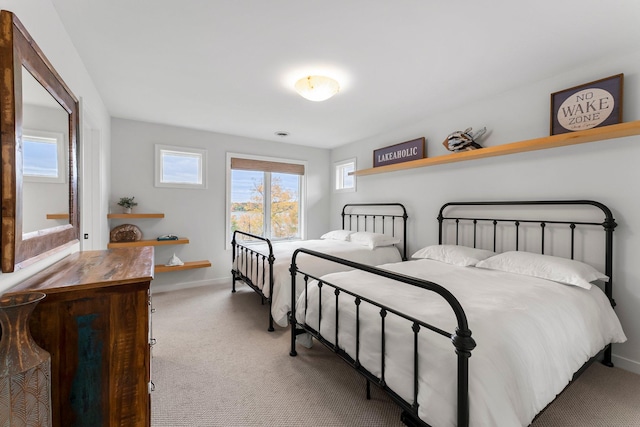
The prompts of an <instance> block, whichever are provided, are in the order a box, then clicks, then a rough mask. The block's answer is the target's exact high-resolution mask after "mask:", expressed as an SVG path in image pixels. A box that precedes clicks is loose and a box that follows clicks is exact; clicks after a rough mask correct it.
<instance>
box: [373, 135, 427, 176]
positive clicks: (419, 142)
mask: <svg viewBox="0 0 640 427" xmlns="http://www.w3.org/2000/svg"><path fill="white" fill-rule="evenodd" d="M423 157H424V137H422V138H418V139H413V140H411V141H407V142H401V143H400V144H395V145H390V146H388V147H384V148H379V149H377V150H373V167H374V168H377V167H378V166H386V165H392V164H394V163H402V162H408V161H410V160H418V159H422V158H423Z"/></svg>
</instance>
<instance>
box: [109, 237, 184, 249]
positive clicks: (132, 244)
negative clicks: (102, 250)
mask: <svg viewBox="0 0 640 427" xmlns="http://www.w3.org/2000/svg"><path fill="white" fill-rule="evenodd" d="M188 243H189V239H187V238H185V237H181V238H179V239H178V240H155V239H154V240H136V241H135V242H110V243H109V244H107V248H109V249H112V248H131V247H140V246H163V245H186V244H188Z"/></svg>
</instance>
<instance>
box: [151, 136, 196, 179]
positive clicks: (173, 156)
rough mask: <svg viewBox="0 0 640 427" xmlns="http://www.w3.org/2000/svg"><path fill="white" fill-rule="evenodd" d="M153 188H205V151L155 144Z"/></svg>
mask: <svg viewBox="0 0 640 427" xmlns="http://www.w3.org/2000/svg"><path fill="white" fill-rule="evenodd" d="M155 186H156V187H169V188H201V189H204V188H207V151H206V150H200V149H197V148H186V147H172V146H168V145H158V144H156V174H155Z"/></svg>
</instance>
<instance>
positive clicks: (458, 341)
mask: <svg viewBox="0 0 640 427" xmlns="http://www.w3.org/2000/svg"><path fill="white" fill-rule="evenodd" d="M528 205H531V206H533V205H537V206H540V205H547V206H558V207H560V206H567V205H573V206H593V207H595V208H597V209H599V210H600V211H602V213H603V214H604V220H603V221H602V222H587V221H556V220H534V219H505V218H484V217H481V216H479V215H474V216H472V217H461V216H445V215H444V211H445V210H446V209H447V208H449V207H454V206H528ZM437 219H438V223H439V243H440V244H442V243H443V225H444V223H445V221H454V223H455V224H456V227H455V230H456V231H455V239H456V244H458V240H459V224H460V222H461V221H470V222H471V223H472V224H473V244H474V247H476V243H477V242H476V237H477V235H476V234H477V224H478V222H482V221H490V222H491V223H492V224H493V227H494V231H493V247H494V251H495V249H496V233H497V229H498V224H501V223H506V224H513V226H514V227H516V233H515V234H516V250H518V247H519V237H518V234H519V233H518V231H519V227H520V225H521V224H522V223H538V224H539V225H540V227H541V239H542V253H544V247H545V245H544V240H545V233H546V231H545V228H546V225H547V224H559V225H567V226H568V227H569V228H570V230H571V233H570V236H571V237H570V252H571V259H573V257H574V245H575V229H576V227H578V226H580V227H583V226H599V227H602V228H603V229H604V232H605V242H604V243H605V245H604V249H605V269H606V271H605V273H606V275H607V276H609V278H610V280H609V282H607V283H606V286H605V294H606V295H607V297H608V298H609V301H610V303H611V305H612V307H615V301H614V299H613V231H614V229H615V227H616V223H615V220H614V219H613V215H612V214H611V211H610V210H609V208H608V207H606V206H605V205H603V204H602V203H599V202H595V201H591V200H562V201H523V202H512V201H506V202H452V203H446V204H445V205H443V206H442V208H441V209H440V211H439V214H438V218H437ZM300 253H305V254H308V255H311V256H316V257H319V258H323V259H326V260H329V261H333V262H336V263H339V264H343V265H346V266H349V267H352V268H354V269H359V270H363V271H366V272H369V273H372V274H375V275H378V276H382V277H386V278H389V279H393V280H397V281H399V282H403V283H407V284H409V285H413V286H417V287H420V288H423V289H425V290H426V291H430V292H434V293H436V294H438V295H440V296H441V297H442V298H444V299H445V300H446V301H447V302H448V303H449V305H450V307H451V310H452V311H453V313H454V314H455V316H456V319H457V327H456V330H455V332H453V333H451V332H447V331H443V330H441V329H439V328H437V327H435V326H433V325H430V324H428V323H425V322H423V321H420V320H418V319H415V318H413V317H411V316H408V315H406V314H404V313H401V312H399V311H397V310H394V309H392V308H390V307H388V306H386V305H384V304H382V303H380V302H376V301H372V300H370V299H368V298H366V297H365V296H362V295H357V294H354V293H352V292H350V291H348V290H346V289H344V288H341V287H339V286H337V285H335V284H332V283H330V282H328V281H326V280H323V279H321V278H319V277H314V276H313V275H311V274H308V273H305V272H303V271H300V270H299V269H298V267H297V265H296V258H297V256H298V254H300ZM290 271H291V281H292V287H294V286H295V284H296V275H297V274H301V275H303V276H304V283H305V289H304V294H305V318H306V305H307V302H308V301H307V292H308V291H307V288H308V284H309V283H310V281H317V286H318V287H320V288H322V287H323V286H328V287H330V288H331V289H333V290H334V295H335V324H336V330H335V337H333V338H334V341H333V342H332V341H330V340H329V339H327V338H325V337H324V336H323V335H322V333H321V332H320V331H316V330H314V329H313V328H311V327H310V326H309V325H307V324H306V323H304V324H301V323H299V322H298V321H297V320H296V298H295V292H292V301H291V307H292V311H291V312H290V324H291V351H290V353H289V354H290V355H291V356H296V355H297V352H296V347H295V346H296V336H297V335H299V334H302V333H309V334H310V335H311V336H312V337H314V338H315V339H316V340H318V341H319V342H321V343H322V344H324V345H325V346H327V347H328V348H329V349H331V350H332V351H333V352H335V353H336V354H337V355H338V356H340V357H341V358H342V359H343V360H345V361H346V362H347V363H348V364H349V365H351V366H352V367H353V368H354V369H356V371H358V372H359V373H360V374H362V375H363V376H364V377H365V379H366V391H367V399H369V398H370V383H371V382H373V383H374V384H375V385H377V386H379V387H380V388H381V389H383V390H384V391H386V392H387V394H389V396H390V397H391V398H392V399H393V400H394V401H395V402H396V403H397V404H398V405H399V406H400V407H401V408H402V410H403V412H402V416H401V420H402V421H403V422H404V423H405V424H406V425H409V426H428V424H426V423H425V422H424V421H422V420H421V419H420V418H419V417H418V403H417V396H418V387H419V384H418V370H419V366H418V333H419V332H420V330H421V329H426V330H429V331H431V332H434V333H436V334H439V335H442V336H445V337H449V338H450V339H451V342H452V345H453V348H454V350H455V353H456V355H457V359H458V362H457V364H458V368H457V425H458V426H460V427H467V426H468V425H469V389H468V387H469V363H468V361H469V357H471V351H472V350H473V349H474V347H475V345H476V344H475V341H474V339H473V338H472V337H471V330H470V329H469V325H468V323H467V318H466V314H465V312H464V309H463V307H462V306H461V305H460V303H459V302H458V300H457V299H456V298H455V297H454V296H453V295H452V294H451V293H450V292H449V291H448V290H447V289H445V288H443V287H442V286H440V285H438V284H436V283H433V282H429V281H426V280H420V279H417V278H412V277H409V276H406V275H400V274H395V273H392V272H389V271H386V270H381V269H378V268H375V267H371V266H367V265H363V264H359V263H355V262H351V261H348V260H345V259H341V258H337V257H334V256H332V255H328V254H323V253H319V252H316V251H311V250H308V249H304V248H301V249H298V250H296V251H295V253H294V255H293V257H292V263H291V269H290ZM342 294H346V295H349V296H350V297H352V298H354V301H355V305H356V343H355V344H356V346H355V348H356V351H355V355H350V354H347V353H346V352H345V351H344V350H342V349H341V348H340V347H339V343H338V318H339V313H338V301H339V298H340V295H342ZM319 295H320V297H319V301H318V313H319V319H318V325H319V326H320V324H321V323H320V320H321V313H322V292H320V293H319ZM363 303H366V304H371V305H373V306H375V307H377V308H379V310H380V312H379V313H380V321H381V337H380V339H381V345H382V351H381V354H382V356H381V364H382V366H381V373H382V374H381V376H380V377H378V376H376V375H374V374H372V373H371V372H370V371H368V370H367V369H365V368H364V367H363V366H362V365H361V364H360V361H359V356H360V354H359V351H360V306H361V304H363ZM388 313H393V314H395V315H397V316H399V317H401V318H403V319H405V320H407V321H408V322H409V324H410V325H411V329H412V331H413V334H414V340H413V341H414V342H413V360H414V367H413V368H414V376H413V388H414V390H413V402H414V403H409V402H407V401H406V400H404V399H403V398H402V397H400V396H399V395H398V394H397V393H396V392H395V391H393V390H392V389H390V388H389V387H388V386H387V384H386V381H385V318H386V316H387V314H388ZM601 353H602V354H603V355H604V360H603V361H602V363H603V364H605V365H606V366H613V364H612V363H611V344H608V345H607V346H606V347H605V348H604V349H603V351H602V352H601ZM596 357H597V356H594V357H593V358H592V359H591V360H589V361H588V362H587V363H585V364H584V366H582V367H581V368H580V369H579V370H578V371H577V372H576V373H575V374H574V377H573V379H575V378H577V377H578V376H579V375H580V374H581V373H582V372H583V371H584V370H585V369H586V367H588V366H589V365H590V364H591V363H592V362H593V361H594V360H595V359H596Z"/></svg>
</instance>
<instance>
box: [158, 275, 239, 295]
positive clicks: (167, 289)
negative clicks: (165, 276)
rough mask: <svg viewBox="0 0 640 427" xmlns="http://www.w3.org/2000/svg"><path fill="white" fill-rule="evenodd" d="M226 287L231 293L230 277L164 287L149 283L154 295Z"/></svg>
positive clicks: (172, 284)
mask: <svg viewBox="0 0 640 427" xmlns="http://www.w3.org/2000/svg"><path fill="white" fill-rule="evenodd" d="M222 285H224V286H228V287H229V292H231V276H229V277H223V278H220V279H209V280H198V281H195V282H181V283H171V284H166V285H156V284H154V283H153V282H151V291H152V292H153V293H154V294H159V293H162V292H171V291H178V290H182V289H190V288H198V287H200V286H222Z"/></svg>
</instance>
